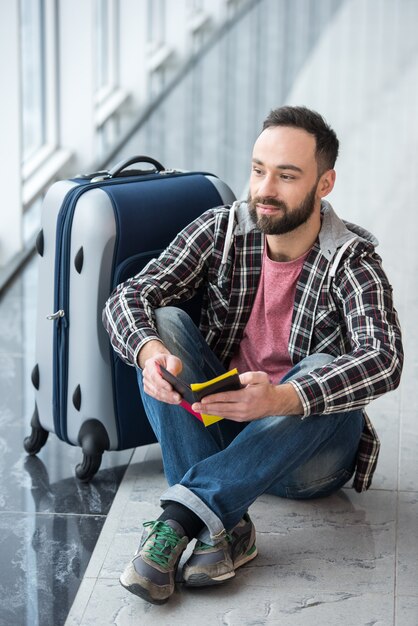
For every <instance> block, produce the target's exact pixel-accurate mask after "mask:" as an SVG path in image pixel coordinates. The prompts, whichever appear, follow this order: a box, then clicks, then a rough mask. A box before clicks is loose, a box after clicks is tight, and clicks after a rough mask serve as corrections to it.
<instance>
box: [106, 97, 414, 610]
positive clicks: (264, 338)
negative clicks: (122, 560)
mask: <svg viewBox="0 0 418 626" xmlns="http://www.w3.org/2000/svg"><path fill="white" fill-rule="evenodd" d="M338 147H339V144H338V139H337V137H336V135H335V132H334V131H333V130H332V129H331V128H330V126H329V125H328V124H327V123H326V122H325V121H324V119H323V118H322V117H321V116H320V115H319V114H318V113H316V112H314V111H311V110H309V109H307V108H305V107H290V106H286V107H281V108H279V109H276V110H274V111H272V112H271V113H270V114H269V116H268V117H267V119H266V120H265V122H264V125H263V130H262V132H261V134H260V135H259V137H258V138H257V140H256V142H255V145H254V150H253V156H252V170H251V178H250V193H249V197H248V201H247V202H237V203H234V204H233V205H232V207H229V206H228V207H220V208H215V209H211V210H209V211H207V212H205V213H204V214H203V215H202V216H201V217H199V218H198V219H196V220H195V221H194V222H192V223H191V224H190V225H189V226H187V227H186V228H185V229H184V230H183V231H182V232H181V233H180V234H179V235H178V236H177V237H176V239H175V240H174V241H173V242H172V243H171V244H170V246H169V247H168V248H167V249H166V250H165V251H164V252H163V253H162V254H161V255H160V257H159V258H158V259H155V260H152V261H151V262H150V263H149V264H148V266H147V267H146V268H145V269H144V270H143V271H142V272H141V273H140V274H139V275H137V276H135V277H134V278H132V279H130V280H129V281H127V282H126V283H124V284H122V285H120V286H119V287H118V288H117V290H116V291H115V292H114V293H113V294H112V296H111V297H110V299H109V300H108V302H107V304H106V308H105V311H104V323H105V326H106V328H107V330H108V332H109V335H110V338H111V342H112V345H113V347H114V349H115V350H116V352H117V353H118V354H119V355H120V356H121V357H122V358H123V359H124V360H125V361H126V362H127V363H129V364H131V365H133V366H135V367H136V368H137V374H138V383H139V389H140V393H141V396H142V400H143V403H144V406H145V409H146V412H147V416H148V419H149V421H150V423H151V425H152V427H153V429H154V432H155V434H156V437H157V439H158V441H159V442H160V444H161V449H162V456H163V463H164V471H165V475H166V478H167V481H168V484H169V488H168V490H167V491H166V492H165V493H164V494H163V495H162V496H161V506H162V508H163V511H162V513H161V515H160V517H159V518H158V519H157V520H153V521H148V522H145V523H144V526H145V528H146V532H145V533H144V534H145V537H144V538H143V540H142V542H141V544H140V546H139V549H138V552H137V553H136V554H135V556H134V557H133V559H132V561H131V562H130V563H129V564H128V566H127V567H126V569H125V571H124V572H123V574H122V576H121V583H122V585H123V586H124V587H126V588H127V589H128V590H129V591H131V592H132V593H135V594H137V595H139V596H140V597H142V598H144V599H145V600H147V601H149V602H153V603H158V604H160V603H163V602H165V601H166V600H167V599H168V598H169V597H170V595H171V594H172V593H173V591H174V588H175V576H176V571H177V567H178V563H179V560H180V557H181V555H182V553H183V551H184V549H185V548H186V546H187V544H188V542H189V541H190V540H192V539H193V538H197V542H196V545H195V547H194V551H193V553H192V554H191V556H190V557H189V559H188V560H187V561H186V563H185V565H184V567H183V580H184V583H185V584H186V585H190V586H201V585H214V584H220V583H223V582H224V581H226V580H228V579H230V578H232V577H233V576H235V572H236V570H237V568H239V567H240V566H242V565H244V564H245V563H247V562H249V561H250V560H252V559H254V558H255V557H256V556H257V548H256V533H255V528H254V524H253V523H252V521H251V518H250V517H249V515H248V509H249V507H250V505H251V504H252V503H253V502H254V501H255V500H256V499H257V497H258V496H260V495H261V494H263V493H270V494H274V495H276V496H278V497H280V498H298V499H300V498H317V497H323V496H327V495H329V494H332V493H334V492H335V491H336V490H338V489H340V488H341V487H342V486H343V485H345V484H346V483H347V481H349V480H350V479H351V478H352V477H353V476H354V481H353V486H354V488H355V489H356V490H357V491H365V490H367V489H368V488H369V486H370V484H371V480H372V476H373V472H374V469H375V467H376V462H377V457H378V451H379V440H378V438H377V435H376V432H375V430H374V428H373V426H372V424H371V422H370V420H369V418H368V416H367V415H366V413H365V411H364V407H365V406H366V405H367V404H368V403H369V402H370V401H371V400H373V399H375V398H377V397H379V396H381V395H382V394H384V393H386V392H388V391H390V390H393V389H395V388H396V387H397V385H398V384H399V381H400V375H401V370H402V362H403V352H402V342H401V331H400V327H399V322H398V317H397V313H396V310H395V308H394V305H393V300H392V289H391V286H390V284H389V282H388V279H387V277H386V274H385V272H384V271H383V269H382V264H381V259H380V257H379V256H378V255H377V254H376V252H375V246H376V244H377V241H376V239H375V238H374V237H373V235H371V234H370V233H369V232H367V231H366V230H364V229H363V228H360V227H358V226H355V225H353V224H350V223H348V222H344V221H342V220H341V219H340V218H339V217H338V216H337V215H336V213H335V212H334V210H333V209H332V207H331V205H330V204H329V202H327V201H326V200H324V198H325V197H326V196H327V195H328V194H329V193H330V192H331V191H332V189H333V186H334V183H335V170H334V165H335V161H336V158H337V154H338ZM199 289H203V293H204V297H203V306H202V313H201V320H200V324H199V328H198V327H197V326H195V325H194V323H193V322H192V320H191V319H190V318H189V316H188V315H187V314H186V313H185V312H184V311H183V310H181V309H179V308H176V307H173V306H168V305H172V304H173V303H178V302H181V301H184V300H187V299H189V298H191V297H192V296H193V295H194V294H195V293H196V291H197V290H199ZM160 366H163V367H164V368H166V370H168V372H170V373H171V374H174V375H179V374H181V378H182V379H183V380H184V381H186V382H187V383H191V382H197V381H205V380H208V379H211V378H213V377H216V376H219V375H221V374H223V373H224V372H226V371H227V369H229V368H234V367H236V368H237V369H238V371H239V372H240V382H241V384H242V388H241V389H239V390H236V391H227V392H221V393H217V394H213V395H209V396H207V397H205V398H204V399H203V400H201V401H200V402H199V403H196V404H194V405H193V407H192V408H193V409H194V410H195V411H196V412H200V413H204V414H206V415H216V416H221V417H223V418H224V419H223V420H222V421H217V422H216V423H214V424H213V425H212V426H209V427H207V428H206V427H205V426H204V424H202V422H200V421H199V420H197V419H195V418H194V417H192V416H191V415H190V414H189V413H188V412H187V411H185V410H184V409H183V408H182V407H181V406H180V402H181V401H182V398H181V397H180V395H179V393H178V392H177V391H176V390H175V389H174V388H173V387H172V386H171V385H170V384H169V383H168V382H167V381H166V380H165V379H164V378H163V377H162V370H161V369H160Z"/></svg>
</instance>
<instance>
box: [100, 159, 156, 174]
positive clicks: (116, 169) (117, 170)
mask: <svg viewBox="0 0 418 626" xmlns="http://www.w3.org/2000/svg"><path fill="white" fill-rule="evenodd" d="M134 163H150V164H151V165H153V166H154V167H155V169H156V170H157V172H163V171H164V170H165V167H164V165H161V163H160V162H159V161H156V160H155V159H153V158H151V157H147V156H134V157H131V158H130V159H125V160H124V161H120V163H117V164H116V165H115V166H114V167H112V169H110V170H109V176H108V178H115V177H116V176H120V174H121V172H122V171H123V170H124V169H125V168H127V167H129V166H130V165H133V164H134Z"/></svg>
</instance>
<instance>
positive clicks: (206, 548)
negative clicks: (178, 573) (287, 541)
mask: <svg viewBox="0 0 418 626" xmlns="http://www.w3.org/2000/svg"><path fill="white" fill-rule="evenodd" d="M256 556H257V548H256V545H255V527H254V524H253V523H252V521H251V519H250V516H249V515H248V514H245V515H244V517H243V518H242V520H240V521H239V522H238V524H237V525H236V526H235V528H234V529H233V530H232V531H231V533H229V534H228V535H227V536H226V538H225V539H223V540H222V541H221V542H220V543H218V544H216V546H210V545H208V544H206V543H202V542H201V541H198V542H197V543H196V546H195V549H194V550H193V554H192V555H191V556H190V558H189V559H188V560H187V561H186V563H185V564H184V567H183V580H184V582H185V584H186V585H189V586H193V587H202V586H204V585H216V584H219V583H223V582H224V581H225V580H228V579H229V578H232V577H233V576H235V570H236V569H237V568H238V567H241V565H244V564H245V563H248V561H251V560H252V559H255V557H256Z"/></svg>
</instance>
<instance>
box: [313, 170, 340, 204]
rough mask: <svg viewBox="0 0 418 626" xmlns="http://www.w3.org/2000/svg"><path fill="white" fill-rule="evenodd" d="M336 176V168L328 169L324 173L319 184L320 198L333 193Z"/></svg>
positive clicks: (318, 192)
mask: <svg viewBox="0 0 418 626" xmlns="http://www.w3.org/2000/svg"><path fill="white" fill-rule="evenodd" d="M336 176H337V174H336V172H335V170H327V171H326V172H324V173H323V174H322V176H321V178H320V179H319V182H318V186H317V194H318V196H319V197H320V198H324V197H325V196H327V195H328V194H329V193H331V191H332V190H333V188H334V184H335V179H336Z"/></svg>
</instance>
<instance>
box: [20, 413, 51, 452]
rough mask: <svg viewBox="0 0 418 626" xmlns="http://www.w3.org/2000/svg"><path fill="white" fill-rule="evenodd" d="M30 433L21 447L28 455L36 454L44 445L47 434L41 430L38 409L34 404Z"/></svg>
mask: <svg viewBox="0 0 418 626" xmlns="http://www.w3.org/2000/svg"><path fill="white" fill-rule="evenodd" d="M30 424H31V426H32V432H31V434H30V435H29V437H25V439H24V440H23V447H24V448H25V450H26V452H27V453H28V454H32V455H33V454H38V452H39V450H40V449H41V448H42V447H43V446H44V445H45V444H46V440H47V439H48V435H49V432H48V431H47V430H45V429H44V428H42V426H41V423H40V421H39V416H38V407H37V406H36V404H35V410H34V412H33V415H32V419H31V423H30Z"/></svg>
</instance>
